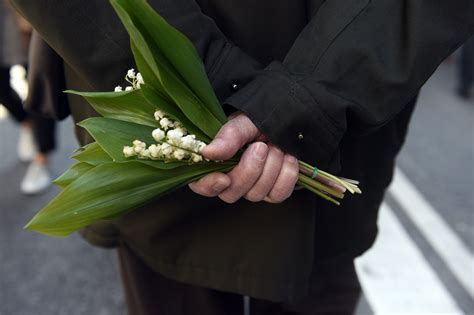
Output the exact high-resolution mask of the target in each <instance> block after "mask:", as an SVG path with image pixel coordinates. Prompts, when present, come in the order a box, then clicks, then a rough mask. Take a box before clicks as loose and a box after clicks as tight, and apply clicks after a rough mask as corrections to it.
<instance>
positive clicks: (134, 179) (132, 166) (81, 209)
mask: <svg viewBox="0 0 474 315" xmlns="http://www.w3.org/2000/svg"><path fill="white" fill-rule="evenodd" d="M229 169H230V167H229V166H228V165H227V164H221V163H213V164H203V165H198V164H196V165H191V166H188V167H180V168H176V169H173V170H160V169H157V168H154V167H151V166H148V165H145V164H143V163H140V162H138V161H129V162H124V163H105V164H102V165H98V166H96V167H95V168H94V169H91V170H90V171H88V172H86V173H85V174H83V175H82V176H81V177H79V178H78V179H76V180H75V181H73V182H72V183H71V184H69V186H67V187H66V189H65V190H64V191H62V192H61V193H60V194H59V195H58V196H57V197H56V198H55V199H54V200H53V201H51V203H49V204H48V205H47V206H46V207H45V208H43V209H42V210H41V211H40V212H39V213H38V214H37V215H36V216H35V217H34V218H33V219H32V220H31V221H30V222H29V223H28V224H27V226H26V227H25V228H27V229H29V230H33V231H37V232H40V233H44V234H47V235H51V236H66V235H69V234H70V233H72V232H74V231H76V230H78V229H80V228H82V227H85V226H87V225H89V224H91V223H94V222H96V221H98V220H103V219H108V218H112V217H115V216H117V215H120V214H123V213H124V212H126V211H129V210H132V209H134V208H137V207H139V206H142V205H144V204H146V203H147V202H149V201H151V200H152V199H154V198H156V197H159V196H160V195H162V194H164V193H168V192H170V191H172V190H174V189H177V188H179V187H181V186H183V185H186V184H187V183H188V182H189V181H191V180H195V179H197V178H199V177H201V176H203V175H205V174H207V173H210V172H214V171H227V170H229ZM157 211H159V209H157Z"/></svg>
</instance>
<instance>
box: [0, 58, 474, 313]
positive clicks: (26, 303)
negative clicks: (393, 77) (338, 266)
mask: <svg viewBox="0 0 474 315" xmlns="http://www.w3.org/2000/svg"><path fill="white" fill-rule="evenodd" d="M454 86H455V72H454V67H453V64H450V63H447V64H443V65H442V66H441V67H440V69H439V70H438V71H437V72H436V74H435V75H434V77H433V78H432V79H431V80H430V81H429V82H428V84H427V85H426V86H425V87H424V88H423V91H422V94H421V96H420V100H419V104H418V106H417V109H416V111H415V113H414V117H413V121H412V124H411V127H410V132H409V135H408V138H407V143H406V146H405V147H404V149H403V151H402V153H401V155H400V157H399V159H398V167H399V170H400V171H401V172H402V173H403V174H404V175H405V176H406V178H407V180H408V182H409V184H411V185H412V186H407V183H406V181H403V180H400V181H398V180H397V183H394V187H393V189H391V190H390V192H389V193H388V194H387V200H386V203H385V205H386V208H384V211H383V213H382V215H381V221H380V229H381V231H382V232H381V237H380V238H379V241H378V243H377V244H376V247H374V249H373V250H372V251H371V252H369V253H368V254H366V255H364V257H363V258H362V259H361V260H360V263H359V274H360V277H361V279H362V282H363V285H364V290H365V291H366V297H365V298H364V299H363V300H362V301H361V306H360V308H359V310H358V314H360V315H362V314H364V315H365V314H372V313H377V314H384V313H387V312H391V313H394V312H395V311H397V312H398V314H407V313H409V312H411V314H419V313H425V314H426V313H428V314H432V313H440V312H442V311H445V312H444V313H445V314H454V313H455V312H457V314H459V313H465V314H472V313H474V302H473V297H472V292H470V291H469V289H470V288H469V287H468V286H469V285H467V287H466V285H465V284H466V283H469V282H471V281H470V280H471V279H472V283H474V261H473V260H472V253H473V251H474V228H473V226H474V217H473V216H474V213H473V210H474V197H473V194H472V187H474V169H473V167H472V164H473V161H474V101H473V100H471V101H462V100H459V99H458V98H457V97H456V96H455V95H454V94H453V91H454ZM71 127H72V123H71V122H70V121H66V122H62V123H61V124H60V126H59V131H58V138H59V139H58V140H59V149H58V151H57V152H56V153H55V154H54V156H53V163H52V171H53V173H54V174H55V175H59V174H60V173H61V172H62V171H63V170H64V169H65V168H66V167H67V166H68V165H69V163H71V162H70V161H69V160H68V159H67V157H68V155H69V153H70V152H71V151H72V150H74V149H75V148H76V146H77V145H76V142H75V140H74V136H73V133H72V130H71V129H72V128H71ZM16 141H17V130H16V129H15V126H14V124H13V123H12V122H11V121H10V120H9V119H5V118H4V119H2V118H0V315H10V314H13V315H43V314H44V315H53V314H61V315H62V314H68V315H76V314H77V315H79V314H99V315H107V314H114V315H115V314H125V305H124V302H123V292H122V289H121V283H120V279H119V277H118V267H117V260H116V253H115V252H114V251H113V250H102V249H98V248H93V247H91V246H89V245H88V244H86V243H85V242H84V241H83V240H81V239H80V237H78V236H77V235H74V236H72V237H69V238H65V239H53V238H48V237H45V236H41V235H37V234H34V233H31V232H27V231H24V230H22V226H23V225H24V224H25V223H26V222H27V221H28V219H29V218H31V217H32V215H33V214H34V213H35V212H36V211H37V210H38V209H39V208H41V206H42V205H44V204H45V203H47V201H48V200H50V199H51V198H52V197H53V196H54V195H55V194H56V193H57V192H58V191H59V190H58V189H57V188H51V189H49V190H48V191H47V193H45V194H43V195H40V196H35V197H25V196H22V195H21V193H20V191H19V185H20V181H21V178H22V176H23V174H24V172H25V170H26V165H24V164H22V163H20V162H18V161H17V159H16V154H15V148H16ZM406 187H414V188H413V189H411V188H409V189H410V191H416V192H417V194H415V195H414V196H410V197H409V198H410V200H406V199H404V198H403V196H407V195H403V194H401V193H400V192H402V191H403V189H404V188H406ZM420 196H421V197H420ZM420 200H421V201H420ZM411 205H412V206H413V207H411ZM423 209H424V210H423ZM418 210H420V211H418ZM421 210H423V211H425V212H423V211H421ZM433 213H435V214H436V215H437V216H438V217H437V218H438V221H436V220H434V221H433V220H430V218H431V216H432V215H433ZM414 214H416V215H420V216H421V218H420V220H418V221H417V220H416V218H414V217H413V216H412V215H414ZM425 221H426V224H424V222H425ZM433 222H434V223H433ZM440 222H441V223H440ZM440 226H441V227H440ZM446 231H448V232H449V233H451V232H452V234H453V235H454V237H453V238H451V237H448V236H449V235H451V234H449V233H448V232H446ZM432 232H434V233H435V236H434V237H433V233H432ZM430 233H431V234H430ZM448 234H449V235H448ZM453 244H454V245H453ZM397 246H399V247H400V248H398V247H397ZM440 248H442V249H443V250H440ZM387 249H388V250H387ZM407 249H410V250H407ZM383 261H385V262H387V261H388V262H389V265H383ZM462 263H466V264H467V265H466V264H464V265H463V264H462ZM381 266H383V268H382V269H377V268H380V267H381ZM463 266H464V268H463ZM465 266H468V267H467V268H465ZM390 268H394V269H395V271H394V273H391V274H389V273H388V270H389V269H390ZM459 268H462V269H461V270H460V269H459ZM380 270H381V271H380ZM415 271H416V272H415ZM377 272H378V273H377ZM384 272H385V273H387V274H383V273H384ZM410 272H411V273H410ZM414 273H415V274H414ZM423 275H425V276H423ZM459 275H461V278H462V277H465V279H467V281H463V279H461V280H460V277H459ZM418 276H419V277H420V278H417V277H418ZM404 277H405V278H404ZM465 279H464V280H465ZM395 284H397V285H399V287H398V289H395V287H394V286H395ZM427 285H428V286H427ZM434 299H436V301H433V300H434ZM400 301H402V302H400ZM417 303H418V304H417ZM423 303H425V304H423ZM430 303H431V304H430ZM397 307H398V308H397Z"/></svg>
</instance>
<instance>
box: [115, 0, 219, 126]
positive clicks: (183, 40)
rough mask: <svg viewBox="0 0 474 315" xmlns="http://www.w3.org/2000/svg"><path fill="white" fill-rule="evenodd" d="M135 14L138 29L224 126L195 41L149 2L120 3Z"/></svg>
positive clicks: (142, 0) (127, 1) (136, 0)
mask: <svg viewBox="0 0 474 315" xmlns="http://www.w3.org/2000/svg"><path fill="white" fill-rule="evenodd" d="M118 2H120V3H122V4H123V6H124V7H126V8H128V12H129V14H130V15H134V16H135V18H136V21H138V22H140V23H137V27H138V28H139V29H140V31H142V33H143V32H144V31H145V30H146V31H149V34H150V36H151V38H152V40H153V41H154V43H156V45H157V46H158V47H159V48H160V50H161V52H162V53H163V55H164V56H165V58H166V59H167V60H168V61H169V62H170V63H171V64H172V66H173V67H174V69H176V71H177V72H178V73H179V74H180V76H181V77H182V78H183V79H184V81H185V82H186V83H187V85H188V86H189V87H190V88H191V90H192V91H193V92H194V94H195V95H196V96H197V97H198V98H199V99H200V100H201V101H202V103H203V104H204V105H205V106H206V107H207V108H208V109H209V110H210V111H211V113H213V114H214V116H215V117H217V118H218V119H219V120H220V121H221V123H225V122H226V116H225V113H224V111H223V110H222V107H221V106H220V104H219V101H218V99H217V97H216V95H215V93H214V90H213V88H212V86H211V84H210V83H209V78H208V77H207V74H206V69H205V67H204V64H203V62H202V60H201V57H200V56H199V54H198V52H197V51H196V48H195V47H194V45H193V44H192V43H191V41H190V40H189V39H188V38H187V37H186V36H185V35H183V34H182V33H181V32H180V31H178V30H177V29H176V28H174V27H173V26H171V25H170V24H169V23H168V22H166V20H165V19H163V18H162V17H161V16H160V15H159V14H158V13H157V12H156V11H155V10H154V9H153V8H152V7H151V6H150V5H149V4H148V3H147V2H146V1H145V0H118Z"/></svg>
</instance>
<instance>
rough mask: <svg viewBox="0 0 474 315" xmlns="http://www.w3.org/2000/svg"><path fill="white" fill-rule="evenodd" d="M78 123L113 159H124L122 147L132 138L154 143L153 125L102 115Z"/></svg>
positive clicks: (132, 139)
mask: <svg viewBox="0 0 474 315" xmlns="http://www.w3.org/2000/svg"><path fill="white" fill-rule="evenodd" d="M78 125H79V126H81V127H83V128H85V129H86V130H87V132H89V134H90V135H91V136H92V137H93V138H94V139H95V141H96V142H97V143H98V144H99V145H100V146H101V147H102V149H103V150H104V151H105V152H107V154H108V155H109V156H110V157H112V159H113V161H126V160H127V159H126V158H125V156H124V155H123V147H124V146H130V145H132V142H133V141H134V140H140V141H143V142H145V143H147V144H152V143H156V141H155V140H154V139H153V137H152V135H151V133H152V132H153V127H149V126H144V125H139V124H134V123H131V122H127V121H121V120H116V119H111V118H103V117H93V118H88V119H86V120H84V121H81V122H80V123H78Z"/></svg>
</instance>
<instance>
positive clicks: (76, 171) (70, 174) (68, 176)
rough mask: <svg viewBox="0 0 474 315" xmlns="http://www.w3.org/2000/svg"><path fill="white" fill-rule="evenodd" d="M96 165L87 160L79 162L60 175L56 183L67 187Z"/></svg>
mask: <svg viewBox="0 0 474 315" xmlns="http://www.w3.org/2000/svg"><path fill="white" fill-rule="evenodd" d="M94 167H95V166H94V165H92V164H89V163H85V162H79V163H76V164H74V165H73V166H71V167H70V168H69V169H68V170H67V171H66V172H64V173H63V174H62V175H61V176H59V177H58V178H57V179H56V180H55V181H54V183H55V184H56V185H58V186H59V187H61V188H66V187H67V186H68V185H69V184H71V183H72V182H73V181H75V180H76V179H78V178H79V177H81V176H82V175H84V174H85V173H86V172H88V171H89V170H91V169H93V168H94Z"/></svg>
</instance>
